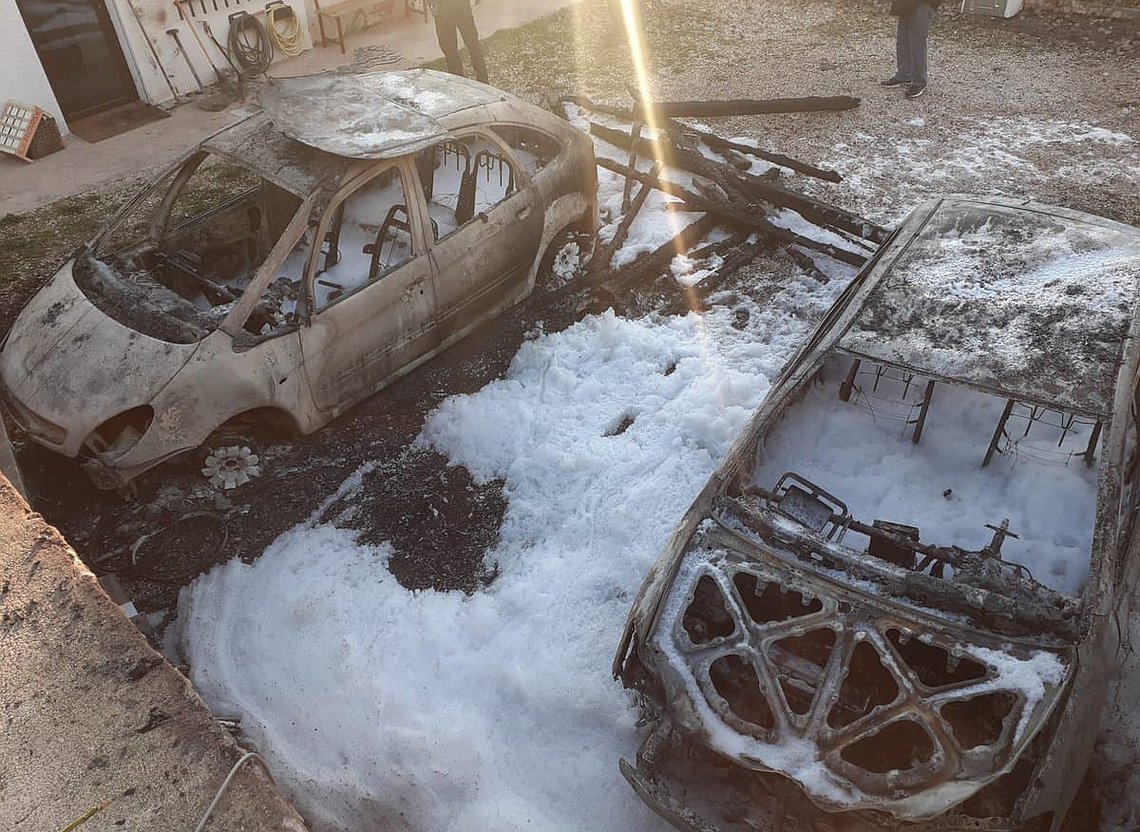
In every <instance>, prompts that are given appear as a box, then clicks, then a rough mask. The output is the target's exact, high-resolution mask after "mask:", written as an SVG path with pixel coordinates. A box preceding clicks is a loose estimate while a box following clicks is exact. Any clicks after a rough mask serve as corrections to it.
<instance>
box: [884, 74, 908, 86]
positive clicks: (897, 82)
mask: <svg viewBox="0 0 1140 832" xmlns="http://www.w3.org/2000/svg"><path fill="white" fill-rule="evenodd" d="M909 83H910V79H909V78H900V77H899V76H897V75H892V76H891V77H890V78H888V79H887V80H886V81H880V82H879V86H880V87H905V86H906V85H907V84H909Z"/></svg>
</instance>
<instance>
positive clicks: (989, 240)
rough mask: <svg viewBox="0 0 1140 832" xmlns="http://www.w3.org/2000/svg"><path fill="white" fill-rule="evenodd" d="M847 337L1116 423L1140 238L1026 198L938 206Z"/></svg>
mask: <svg viewBox="0 0 1140 832" xmlns="http://www.w3.org/2000/svg"><path fill="white" fill-rule="evenodd" d="M895 246H896V247H897V248H896V250H895V251H894V252H893V254H888V255H887V256H885V257H884V258H883V259H882V260H881V261H880V264H881V267H882V268H883V269H884V274H883V276H882V278H881V279H880V280H879V281H878V282H877V284H876V285H875V286H874V288H873V289H872V290H871V292H870V293H869V295H868V296H867V298H866V301H865V302H864V304H863V305H862V307H861V309H860V310H859V312H858V313H857V315H856V316H855V319H854V321H853V322H852V324H851V326H850V327H849V328H848V330H847V331H846V332H845V333H844V335H843V336H842V337H841V338H840V340H839V348H840V349H842V350H844V351H845V352H849V353H852V354H855V355H857V356H863V357H867V358H870V359H873V360H876V361H881V362H886V363H890V364H895V365H900V366H903V367H907V368H910V369H913V370H915V371H916V372H919V373H920V374H923V375H928V376H935V377H939V378H943V379H946V380H951V381H958V382H962V383H966V384H970V385H974V386H978V387H982V388H986V389H990V390H993V391H997V392H1000V393H1002V394H1004V395H1006V396H1007V397H1009V398H1017V399H1019V400H1020V399H1024V400H1027V401H1035V402H1039V403H1042V404H1047V405H1050V406H1056V407H1058V408H1060V409H1064V410H1067V411H1071V412H1077V413H1084V414H1088V415H1097V416H1107V415H1110V414H1111V413H1112V402H1113V393H1114V388H1115V385H1116V377H1117V372H1118V368H1119V366H1120V361H1121V358H1122V354H1123V351H1124V346H1125V343H1126V340H1127V336H1128V332H1129V329H1130V327H1131V326H1132V322H1133V318H1134V317H1135V313H1136V305H1137V284H1138V281H1140V232H1137V230H1136V229H1134V228H1131V227H1129V226H1126V225H1123V224H1120V223H1115V222H1112V221H1110V220H1104V219H1101V218H1099V217H1094V216H1091V215H1089V214H1082V213H1079V212H1075V211H1067V210H1064V209H1058V208H1053V207H1049V206H1044V205H1039V204H1036V203H1031V202H1026V201H1013V200H1002V199H991V198H986V197H966V196H952V197H946V198H943V199H940V200H937V201H935V202H933V203H931V204H930V208H929V212H928V213H927V214H926V216H925V219H924V220H922V222H921V225H920V227H919V228H918V229H917V231H915V232H914V233H913V235H911V236H902V237H900V238H899V239H898V240H897V241H896V242H895Z"/></svg>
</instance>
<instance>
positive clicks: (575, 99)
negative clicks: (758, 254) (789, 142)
mask: <svg viewBox="0 0 1140 832" xmlns="http://www.w3.org/2000/svg"><path fill="white" fill-rule="evenodd" d="M562 101H563V102H568V103H571V104H577V105H578V106H579V107H583V108H585V109H587V110H591V111H593V112H595V113H601V114H603V115H608V116H613V117H614V118H620V119H623V120H625V121H633V119H634V115H633V110H630V109H628V108H622V107H614V106H612V105H610V104H599V103H596V102H594V101H591V100H590V99H589V98H587V97H586V96H584V95H564V96H562ZM679 126H680V127H681V129H682V130H684V131H685V132H688V133H692V134H694V135H696V136H699V137H700V138H701V139H702V140H703V141H704V142H705V144H707V145H708V146H709V147H711V148H713V150H719V151H721V152H725V151H733V152H735V153H741V154H744V155H747V156H754V157H755V158H757V159H763V160H764V161H765V162H771V163H772V164H774V165H779V166H780V167H785V168H788V169H790V170H794V171H796V172H797V173H802V174H804V175H805V176H812V177H815V178H816V179H823V180H825V181H827V182H841V181H842V180H843V177H842V176H840V175H839V174H838V173H836V172H835V171H833V170H826V169H824V168H819V167H816V166H815V165H812V164H809V163H808V162H802V161H800V160H799V159H794V158H792V157H791V156H785V155H784V154H783V153H773V152H771V151H768V150H761V149H760V148H758V147H752V146H750V145H746V144H741V143H740V142H734V141H731V140H729V139H726V138H723V137H721V136H718V135H717V134H716V133H710V132H709V131H707V130H702V129H700V128H699V127H693V126H692V125H689V124H684V125H679Z"/></svg>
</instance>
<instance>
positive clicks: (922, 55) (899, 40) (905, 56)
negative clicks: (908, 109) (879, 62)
mask: <svg viewBox="0 0 1140 832" xmlns="http://www.w3.org/2000/svg"><path fill="white" fill-rule="evenodd" d="M939 2H940V0H892V2H891V14H893V15H898V19H899V22H898V28H897V29H896V30H895V74H894V75H892V76H891V77H890V78H888V79H887V80H885V81H880V82H879V83H880V84H882V85H883V86H884V87H906V97H907V98H918V97H919V96H920V95H922V94H923V93H924V92H926V41H927V37H928V36H929V35H930V21H931V19H933V17H934V10H935V9H936V8H937V7H938V3H939Z"/></svg>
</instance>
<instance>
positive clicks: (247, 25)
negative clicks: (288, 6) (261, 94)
mask: <svg viewBox="0 0 1140 832" xmlns="http://www.w3.org/2000/svg"><path fill="white" fill-rule="evenodd" d="M226 42H227V45H228V46H229V52H230V54H231V55H233V56H234V57H235V58H236V59H237V62H238V66H239V67H241V70H242V74H244V75H260V74H261V73H264V72H265V70H267V69H269V64H270V63H271V62H272V61H273V41H271V40H270V39H269V32H267V31H266V30H265V26H264V24H262V22H261V21H260V20H258V19H257V18H256V17H254V16H253V15H251V14H250V13H249V12H235V13H234V14H232V15H230V34H229V37H228V38H227V41H226Z"/></svg>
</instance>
